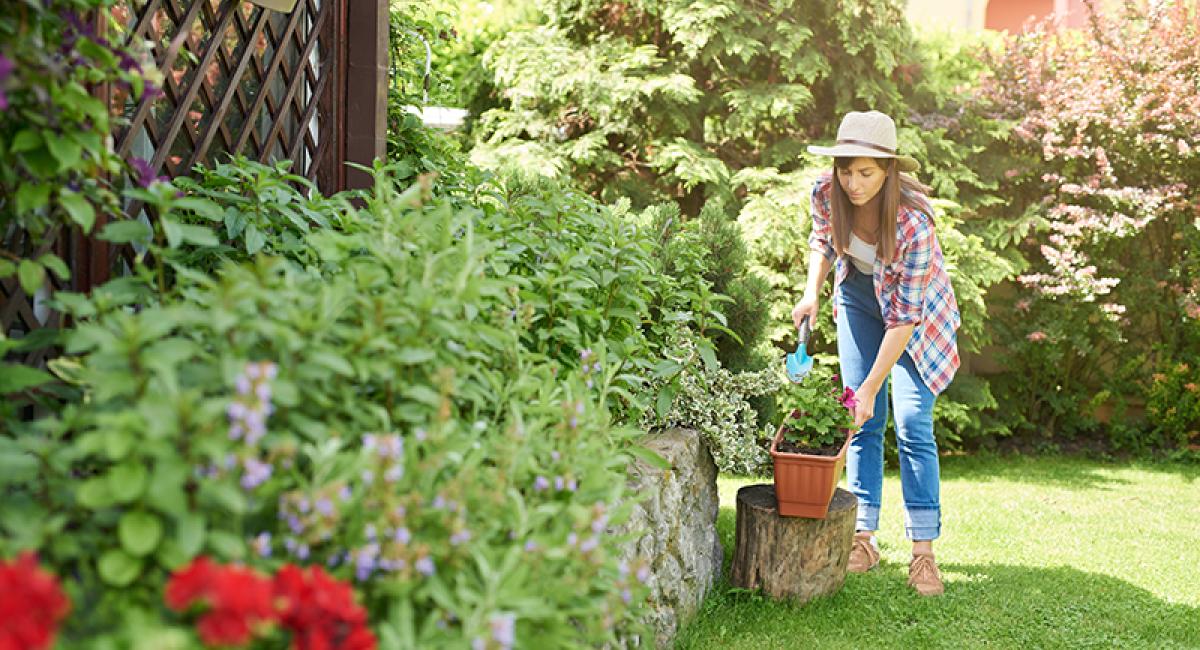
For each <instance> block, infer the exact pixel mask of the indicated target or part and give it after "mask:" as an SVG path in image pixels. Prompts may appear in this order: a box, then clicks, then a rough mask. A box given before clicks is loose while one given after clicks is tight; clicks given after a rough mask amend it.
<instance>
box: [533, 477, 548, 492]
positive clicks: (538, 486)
mask: <svg viewBox="0 0 1200 650" xmlns="http://www.w3.org/2000/svg"><path fill="white" fill-rule="evenodd" d="M548 487H550V481H547V480H546V477H545V476H538V477H537V478H536V479H534V481H533V489H534V490H537V491H538V492H541V491H542V490H545V489H546V488H548Z"/></svg>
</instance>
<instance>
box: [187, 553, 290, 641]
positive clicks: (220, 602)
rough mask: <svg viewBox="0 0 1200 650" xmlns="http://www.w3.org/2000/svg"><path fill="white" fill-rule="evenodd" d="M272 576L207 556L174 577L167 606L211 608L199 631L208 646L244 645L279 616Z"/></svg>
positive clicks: (198, 559)
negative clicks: (261, 628) (210, 558)
mask: <svg viewBox="0 0 1200 650" xmlns="http://www.w3.org/2000/svg"><path fill="white" fill-rule="evenodd" d="M273 597H274V594H273V591H272V588H271V581H270V580H269V579H268V578H265V577H263V576H260V575H259V574H257V573H255V572H253V571H251V570H249V569H246V568H242V567H233V566H220V565H217V564H214V563H213V562H212V561H210V560H209V559H208V558H206V557H198V558H196V559H195V560H193V561H192V563H191V564H190V565H188V566H187V567H186V568H184V569H183V570H181V571H178V572H176V573H175V575H173V576H171V580H170V582H168V583H167V590H166V601H167V606H168V607H170V608H171V609H174V610H176V611H182V610H184V609H187V608H188V607H189V606H191V605H193V604H195V603H197V602H198V603H200V604H204V605H207V606H208V607H209V610H208V612H206V613H205V614H204V616H202V617H201V618H200V621H199V623H198V624H197V626H196V627H197V630H199V632H200V639H201V640H202V641H204V643H205V644H206V645H233V646H238V645H243V644H245V643H246V642H248V641H249V640H250V638H251V636H252V635H253V634H254V632H255V629H256V628H260V627H263V626H266V625H270V624H271V623H273V622H275V621H276V620H277V619H278V613H277V612H276V611H275V603H274V600H273Z"/></svg>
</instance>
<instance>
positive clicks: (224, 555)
mask: <svg viewBox="0 0 1200 650" xmlns="http://www.w3.org/2000/svg"><path fill="white" fill-rule="evenodd" d="M208 547H209V548H211V549H212V550H213V552H214V553H216V555H217V557H219V558H221V559H223V560H240V559H242V558H243V557H245V555H246V543H245V542H244V541H242V538H240V537H238V536H237V535H234V534H233V533H231V532H229V531H225V530H214V531H212V532H211V533H209V535H208Z"/></svg>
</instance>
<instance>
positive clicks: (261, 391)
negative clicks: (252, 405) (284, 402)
mask: <svg viewBox="0 0 1200 650" xmlns="http://www.w3.org/2000/svg"><path fill="white" fill-rule="evenodd" d="M254 394H255V395H257V396H258V399H259V401H261V402H263V403H264V404H265V403H266V402H270V401H271V385H270V384H268V383H266V382H263V383H261V384H259V385H258V388H256V389H254Z"/></svg>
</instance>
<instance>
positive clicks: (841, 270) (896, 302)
mask: <svg viewBox="0 0 1200 650" xmlns="http://www.w3.org/2000/svg"><path fill="white" fill-rule="evenodd" d="M832 183H833V176H832V174H828V173H826V174H823V175H822V176H821V178H819V179H817V183H816V185H814V186H813V192H812V220H813V227H812V233H811V234H810V235H809V236H808V244H809V247H810V248H812V250H815V251H817V252H819V253H821V254H822V255H824V256H825V259H827V260H829V261H830V262H835V261H836V266H835V267H834V268H835V270H834V281H833V291H834V295H835V296H836V295H837V290H838V286H839V285H840V284H841V283H842V281H843V280H844V279H846V276H847V275H848V274H849V273H850V262H849V261H848V260H847V259H845V256H842V257H838V256H837V253H836V251H834V248H833V226H832V225H831V223H830V217H829V215H830V208H829V201H830V197H831V189H830V188H831V187H832ZM915 198H917V200H918V203H919V204H920V206H921V207H920V208H919V209H914V208H911V207H907V206H902V207H901V208H900V213H899V214H898V215H896V255H895V257H894V259H895V262H893V263H891V264H884V263H883V261H882V258H880V257H876V258H875V273H874V276H875V297H876V299H878V300H879V308H880V313H882V314H883V321H884V324H885V326H886V327H887V328H888V329H891V328H893V327H898V326H900V325H915V327H914V328H913V335H912V338H911V339H909V341H908V345H907V346H906V347H905V350H906V351H907V352H908V354H909V356H911V357H912V359H913V361H914V362H915V363H916V366H917V371H918V372H919V373H921V379H923V380H924V381H925V385H926V386H928V387H929V390H930V391H932V392H933V393H934V394H935V395H937V394H940V393H941V392H942V391H943V390H945V389H946V387H947V386H949V385H950V382H951V380H953V379H954V373H955V372H957V371H958V366H959V363H960V362H959V358H958V335H957V333H956V331H957V330H958V327H959V325H960V324H961V323H962V317H961V316H959V313H958V301H957V300H956V299H955V298H954V288H953V287H952V286H951V285H950V276H949V275H948V274H947V273H946V260H945V258H944V257H942V247H941V246H940V245H939V244H938V240H937V235H936V234H935V233H934V230H933V219H932V215H933V206H932V205H930V204H929V201H928V200H927V199H926V198H925V197H923V196H918V197H915ZM835 258H836V259H835ZM833 309H834V318H837V301H836V300H834V303H833Z"/></svg>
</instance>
